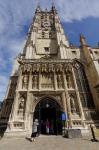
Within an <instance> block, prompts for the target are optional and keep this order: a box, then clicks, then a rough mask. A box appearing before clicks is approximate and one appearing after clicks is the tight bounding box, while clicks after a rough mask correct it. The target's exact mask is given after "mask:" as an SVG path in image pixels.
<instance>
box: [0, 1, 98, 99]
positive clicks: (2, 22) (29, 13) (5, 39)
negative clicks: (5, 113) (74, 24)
mask: <svg viewBox="0 0 99 150" xmlns="http://www.w3.org/2000/svg"><path fill="white" fill-rule="evenodd" d="M36 4H37V1H36V0H0V69H1V70H4V69H6V68H7V67H8V66H7V64H8V63H11V64H12V60H13V58H15V57H16V55H17V54H18V52H19V51H22V47H23V40H24V38H25V37H24V36H22V34H23V33H22V29H23V26H24V25H27V24H30V23H31V21H32V18H33V14H34V10H35V8H36ZM40 4H41V7H42V8H46V7H50V6H51V1H49V0H40ZM55 5H56V8H57V10H58V12H59V16H61V17H60V18H61V20H62V21H64V22H66V21H72V20H82V19H83V18H87V17H99V0H79V1H78V0H55ZM5 58H6V59H5ZM2 73H3V71H1V72H0V75H1V76H0V97H2V96H3V95H4V91H5V90H6V87H7V78H6V74H5V76H4V78H5V80H4V78H3V80H2V81H1V79H2Z"/></svg>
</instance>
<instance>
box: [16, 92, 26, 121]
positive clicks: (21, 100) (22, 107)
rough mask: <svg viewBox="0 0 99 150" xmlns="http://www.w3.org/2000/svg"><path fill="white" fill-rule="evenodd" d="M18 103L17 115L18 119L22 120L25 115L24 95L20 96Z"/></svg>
mask: <svg viewBox="0 0 99 150" xmlns="http://www.w3.org/2000/svg"><path fill="white" fill-rule="evenodd" d="M18 101H19V104H18V115H19V116H20V119H23V117H24V114H25V103H26V94H25V93H24V94H20V97H19V99H18Z"/></svg>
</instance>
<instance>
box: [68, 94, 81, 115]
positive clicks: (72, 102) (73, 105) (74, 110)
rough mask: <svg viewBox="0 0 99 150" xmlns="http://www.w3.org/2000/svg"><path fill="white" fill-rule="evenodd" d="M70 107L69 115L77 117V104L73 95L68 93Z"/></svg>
mask: <svg viewBox="0 0 99 150" xmlns="http://www.w3.org/2000/svg"><path fill="white" fill-rule="evenodd" d="M69 97H70V106H71V113H72V115H77V114H78V112H79V110H78V103H77V97H76V94H75V93H70V94H69Z"/></svg>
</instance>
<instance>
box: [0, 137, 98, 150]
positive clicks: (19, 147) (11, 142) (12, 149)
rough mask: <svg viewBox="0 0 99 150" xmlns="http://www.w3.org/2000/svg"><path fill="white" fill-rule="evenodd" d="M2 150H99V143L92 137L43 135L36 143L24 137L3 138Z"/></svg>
mask: <svg viewBox="0 0 99 150" xmlns="http://www.w3.org/2000/svg"><path fill="white" fill-rule="evenodd" d="M0 150H99V142H92V141H91V138H90V137H83V138H81V139H78V138H77V139H67V138H63V137H62V136H42V135H41V136H39V137H37V138H36V141H35V142H30V141H29V139H28V138H24V137H21V138H18V137H10V138H7V137H3V138H2V139H1V140H0Z"/></svg>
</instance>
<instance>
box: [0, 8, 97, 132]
mask: <svg viewBox="0 0 99 150" xmlns="http://www.w3.org/2000/svg"><path fill="white" fill-rule="evenodd" d="M80 42H81V46H80V47H74V46H72V45H70V44H69V42H68V40H67V38H66V36H65V34H64V30H63V28H62V26H61V23H60V19H59V17H58V14H57V11H56V9H55V7H54V6H52V8H51V10H50V11H48V10H47V9H46V10H45V11H42V10H41V8H40V7H37V9H36V12H35V16H34V18H33V23H32V25H31V26H30V29H29V32H28V37H27V40H26V44H25V46H24V49H23V52H22V53H21V54H19V56H18V57H17V59H16V61H15V64H14V68H13V71H12V74H11V77H10V81H9V85H8V89H7V93H6V96H5V100H4V102H3V107H2V111H1V114H0V125H1V126H7V129H6V133H14V132H18V133H25V134H27V133H31V130H32V123H33V116H34V113H35V109H36V106H37V104H38V103H40V101H42V100H44V99H52V100H53V101H56V102H57V104H58V105H59V106H60V108H61V111H62V112H64V113H65V114H67V118H68V120H67V123H66V128H72V129H82V131H85V130H86V129H88V124H90V123H93V124H95V125H96V126H98V125H99V120H98V119H99V118H98V117H97V113H98V111H99V49H98V48H91V47H90V46H88V45H87V44H86V41H85V38H84V37H83V36H82V35H81V36H80Z"/></svg>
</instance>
